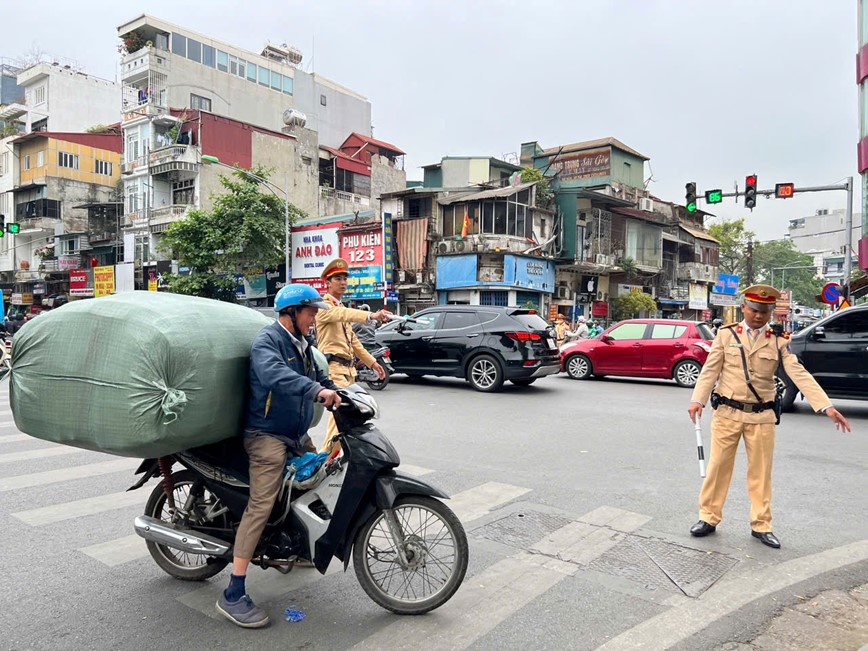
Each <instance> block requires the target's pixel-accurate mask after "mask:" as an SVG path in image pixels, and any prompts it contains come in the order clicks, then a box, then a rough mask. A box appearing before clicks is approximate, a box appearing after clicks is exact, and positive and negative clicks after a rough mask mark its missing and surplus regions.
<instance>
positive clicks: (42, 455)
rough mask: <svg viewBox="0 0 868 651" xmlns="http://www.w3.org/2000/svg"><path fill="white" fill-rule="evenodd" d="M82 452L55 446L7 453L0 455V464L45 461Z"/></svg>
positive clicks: (64, 446) (63, 446)
mask: <svg viewBox="0 0 868 651" xmlns="http://www.w3.org/2000/svg"><path fill="white" fill-rule="evenodd" d="M78 452H84V450H81V449H79V448H71V447H69V446H66V445H55V446H52V447H50V448H38V449H36V450H23V451H21V452H9V453H7V454H0V464H2V463H12V462H15V461H29V460H31V459H47V458H49V457H62V456H64V455H67V454H75V453H78Z"/></svg>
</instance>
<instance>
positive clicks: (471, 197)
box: [437, 181, 536, 206]
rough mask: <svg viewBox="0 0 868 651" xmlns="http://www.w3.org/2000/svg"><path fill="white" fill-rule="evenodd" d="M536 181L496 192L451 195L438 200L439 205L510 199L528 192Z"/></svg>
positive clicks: (498, 189)
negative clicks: (519, 193)
mask: <svg viewBox="0 0 868 651" xmlns="http://www.w3.org/2000/svg"><path fill="white" fill-rule="evenodd" d="M535 183H536V181H530V182H529V183H519V184H518V185H508V186H506V187H505V188H495V189H494V190H483V191H482V192H471V193H469V194H456V195H452V194H449V195H448V196H445V197H443V198H442V199H438V200H437V203H439V204H440V205H441V206H448V205H449V204H451V203H457V202H459V201H481V200H482V199H495V198H498V197H509V196H512V195H513V194H516V193H518V192H521V191H522V190H526V189H527V188H529V187H531V186H532V185H534V184H535Z"/></svg>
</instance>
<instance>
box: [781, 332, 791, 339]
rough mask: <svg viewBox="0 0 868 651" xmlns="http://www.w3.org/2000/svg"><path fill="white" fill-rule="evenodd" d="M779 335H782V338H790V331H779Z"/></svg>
mask: <svg viewBox="0 0 868 651" xmlns="http://www.w3.org/2000/svg"><path fill="white" fill-rule="evenodd" d="M781 337H783V338H784V339H789V338H790V333H789V332H782V333H781Z"/></svg>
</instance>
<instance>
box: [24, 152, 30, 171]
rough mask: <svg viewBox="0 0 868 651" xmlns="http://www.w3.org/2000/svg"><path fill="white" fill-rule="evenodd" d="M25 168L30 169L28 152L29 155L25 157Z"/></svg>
mask: <svg viewBox="0 0 868 651" xmlns="http://www.w3.org/2000/svg"><path fill="white" fill-rule="evenodd" d="M24 169H25V170H29V169H30V154H27V156H25V157H24Z"/></svg>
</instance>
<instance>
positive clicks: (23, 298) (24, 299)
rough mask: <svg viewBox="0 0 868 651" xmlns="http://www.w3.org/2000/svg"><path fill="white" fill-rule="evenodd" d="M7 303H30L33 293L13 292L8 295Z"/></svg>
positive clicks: (31, 302)
mask: <svg viewBox="0 0 868 651" xmlns="http://www.w3.org/2000/svg"><path fill="white" fill-rule="evenodd" d="M9 303H10V304H11V305H32V304H33V294H30V293H26V294H25V293H13V294H12V296H10V297H9Z"/></svg>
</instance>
